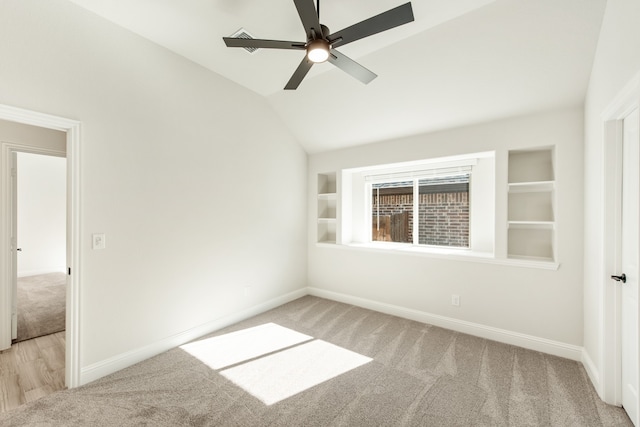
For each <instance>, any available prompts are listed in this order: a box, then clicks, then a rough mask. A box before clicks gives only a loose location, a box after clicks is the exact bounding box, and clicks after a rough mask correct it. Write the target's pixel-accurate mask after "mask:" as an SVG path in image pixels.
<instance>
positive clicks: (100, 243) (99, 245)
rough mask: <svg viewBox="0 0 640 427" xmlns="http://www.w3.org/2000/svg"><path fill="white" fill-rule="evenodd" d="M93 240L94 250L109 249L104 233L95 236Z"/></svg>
mask: <svg viewBox="0 0 640 427" xmlns="http://www.w3.org/2000/svg"><path fill="white" fill-rule="evenodd" d="M92 238H93V243H92V248H93V249H104V248H106V247H107V244H106V241H105V236H104V234H103V233H101V234H94V235H93V236H92Z"/></svg>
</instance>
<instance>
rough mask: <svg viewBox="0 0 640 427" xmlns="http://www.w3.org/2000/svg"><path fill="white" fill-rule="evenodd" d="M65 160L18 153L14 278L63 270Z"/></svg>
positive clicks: (65, 213) (65, 216)
mask: <svg viewBox="0 0 640 427" xmlns="http://www.w3.org/2000/svg"><path fill="white" fill-rule="evenodd" d="M66 197H67V160H66V159H65V158H63V157H53V156H44V155H38V154H29V153H18V247H19V248H22V251H21V252H20V253H19V254H18V277H23V276H32V275H34V274H44V273H50V272H54V271H65V266H66V257H67V252H66V239H67V235H66V225H67V207H66V204H67V198H66Z"/></svg>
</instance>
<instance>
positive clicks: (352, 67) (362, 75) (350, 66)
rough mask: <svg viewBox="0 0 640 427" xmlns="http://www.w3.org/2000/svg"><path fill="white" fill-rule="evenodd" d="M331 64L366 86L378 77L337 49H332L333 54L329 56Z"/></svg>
mask: <svg viewBox="0 0 640 427" xmlns="http://www.w3.org/2000/svg"><path fill="white" fill-rule="evenodd" d="M329 62H331V63H332V64H333V65H335V66H336V67H338V68H340V69H341V70H342V71H344V72H345V73H347V74H349V75H351V76H353V77H355V78H356V79H358V80H360V81H361V82H362V83H364V84H367V83H369V82H371V80H373V79H375V78H376V77H378V75H377V74H375V73H373V72H371V71H369V70H367V69H366V68H364V67H363V66H362V65H360V64H358V63H357V62H356V61H354V60H353V59H351V58H349V57H348V56H346V55H343V54H341V53H340V52H338V51H337V50H335V49H331V53H330V54H329Z"/></svg>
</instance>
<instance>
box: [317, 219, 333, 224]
mask: <svg viewBox="0 0 640 427" xmlns="http://www.w3.org/2000/svg"><path fill="white" fill-rule="evenodd" d="M334 222H336V219H335V218H318V224H330V223H334Z"/></svg>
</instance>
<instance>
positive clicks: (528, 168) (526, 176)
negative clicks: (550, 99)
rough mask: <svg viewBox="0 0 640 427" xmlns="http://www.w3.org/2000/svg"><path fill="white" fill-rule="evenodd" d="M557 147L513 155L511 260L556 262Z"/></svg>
mask: <svg viewBox="0 0 640 427" xmlns="http://www.w3.org/2000/svg"><path fill="white" fill-rule="evenodd" d="M554 164H555V162H554V151H553V148H536V149H530V150H514V151H510V152H509V207H508V227H509V230H508V243H507V244H508V249H507V254H508V257H509V258H513V259H524V260H532V261H549V262H553V261H554V260H555V253H556V223H555V197H556V196H555V190H556V185H555V178H554V177H555V171H554Z"/></svg>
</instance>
